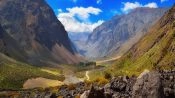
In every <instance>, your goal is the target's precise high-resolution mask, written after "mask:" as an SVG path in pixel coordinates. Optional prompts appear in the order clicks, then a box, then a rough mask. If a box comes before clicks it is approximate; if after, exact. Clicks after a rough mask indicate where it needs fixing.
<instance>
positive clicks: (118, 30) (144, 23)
mask: <svg viewBox="0 0 175 98" xmlns="http://www.w3.org/2000/svg"><path fill="white" fill-rule="evenodd" d="M166 10H167V9H166V8H136V9H134V10H132V11H131V12H129V13H128V14H123V15H116V16H114V17H113V18H112V19H111V20H109V21H107V22H104V23H103V24H102V25H100V26H99V27H97V28H96V29H95V30H94V31H93V32H92V33H91V34H90V36H89V37H88V40H87V42H86V44H87V47H85V48H84V51H86V53H84V55H85V56H86V57H88V58H100V57H106V56H111V55H112V56H121V55H122V54H123V53H125V52H126V51H128V50H129V49H130V48H131V46H132V45H133V44H135V43H136V42H137V41H138V40H139V39H140V38H141V37H142V36H143V35H144V34H145V33H146V32H147V30H148V28H149V27H151V26H152V25H153V24H154V23H155V22H156V21H157V20H158V19H159V18H160V17H161V16H162V15H163V14H164V13H165V11H166ZM145 13H146V14H145ZM82 51H83V50H82ZM113 54H115V55H113Z"/></svg>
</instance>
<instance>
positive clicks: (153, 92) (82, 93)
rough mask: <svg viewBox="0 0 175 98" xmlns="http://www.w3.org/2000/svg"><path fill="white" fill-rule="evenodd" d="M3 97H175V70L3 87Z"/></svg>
mask: <svg viewBox="0 0 175 98" xmlns="http://www.w3.org/2000/svg"><path fill="white" fill-rule="evenodd" d="M0 98H175V71H159V72H158V71H153V72H149V71H144V72H143V73H142V74H141V75H140V76H139V77H137V78H136V77H135V76H132V77H128V76H124V77H117V78H113V79H111V81H110V82H109V83H107V84H105V85H104V86H99V85H97V84H96V83H93V84H91V83H90V82H89V83H88V82H81V83H77V84H71V85H69V86H67V85H63V86H61V87H54V88H49V89H44V90H43V89H42V90H41V89H35V90H25V91H1V92H0Z"/></svg>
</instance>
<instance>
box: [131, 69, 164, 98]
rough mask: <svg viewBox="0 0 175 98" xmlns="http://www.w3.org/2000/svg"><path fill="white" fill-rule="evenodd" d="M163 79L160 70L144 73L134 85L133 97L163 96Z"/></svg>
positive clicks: (153, 97) (154, 97)
mask: <svg viewBox="0 0 175 98" xmlns="http://www.w3.org/2000/svg"><path fill="white" fill-rule="evenodd" d="M161 95H162V92H161V79H160V74H159V73H158V72H148V73H145V74H142V77H140V78H138V79H137V81H136V83H135V85H134V86H133V93H132V97H133V98H161Z"/></svg>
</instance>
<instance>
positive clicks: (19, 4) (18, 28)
mask: <svg viewBox="0 0 175 98" xmlns="http://www.w3.org/2000/svg"><path fill="white" fill-rule="evenodd" d="M0 24H1V26H2V28H3V30H4V31H5V32H6V35H8V36H9V37H10V39H12V40H14V41H15V42H16V43H17V45H18V47H19V48H20V49H19V50H21V53H20V51H18V52H19V53H20V54H17V53H14V52H12V51H11V49H10V50H8V49H7V50H8V51H7V53H8V54H9V56H10V57H13V58H15V59H18V60H22V61H27V62H28V63H31V64H36V65H38V64H39V65H40V64H50V63H51V62H54V63H69V64H70V63H77V62H78V61H79V57H78V55H77V54H76V53H74V51H73V49H72V47H71V45H72V44H71V41H70V39H69V38H68V34H67V32H66V31H65V29H64V27H63V25H62V24H61V22H60V21H59V20H58V19H57V18H56V16H55V14H54V13H53V11H52V10H51V8H50V7H49V6H48V5H47V4H46V2H45V1H44V0H1V1H0ZM6 43H9V41H6ZM9 44H11V43H9ZM7 48H8V47H7ZM17 50H18V49H17ZM11 52H12V53H11ZM20 56H21V57H20Z"/></svg>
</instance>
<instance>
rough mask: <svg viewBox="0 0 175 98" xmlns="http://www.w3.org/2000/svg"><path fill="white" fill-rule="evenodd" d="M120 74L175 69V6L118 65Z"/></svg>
mask: <svg viewBox="0 0 175 98" xmlns="http://www.w3.org/2000/svg"><path fill="white" fill-rule="evenodd" d="M115 66H116V67H117V68H114V69H118V72H119V73H120V72H123V73H124V74H126V73H128V72H129V73H138V74H139V73H141V72H142V71H143V70H145V69H149V70H151V69H157V68H159V69H170V68H171V69H173V68H175V5H174V6H173V7H172V8H171V9H170V10H169V11H167V12H166V13H165V15H164V16H163V17H162V18H161V19H160V20H159V21H158V22H156V24H155V25H154V26H152V27H151V28H150V29H149V30H148V33H147V34H146V35H145V36H144V37H143V38H142V39H141V40H140V41H139V42H138V43H137V44H135V45H134V46H133V47H132V48H131V49H130V50H129V51H128V52H127V53H126V54H125V55H124V56H123V57H122V58H121V59H120V60H119V61H117V63H116V64H115Z"/></svg>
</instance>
